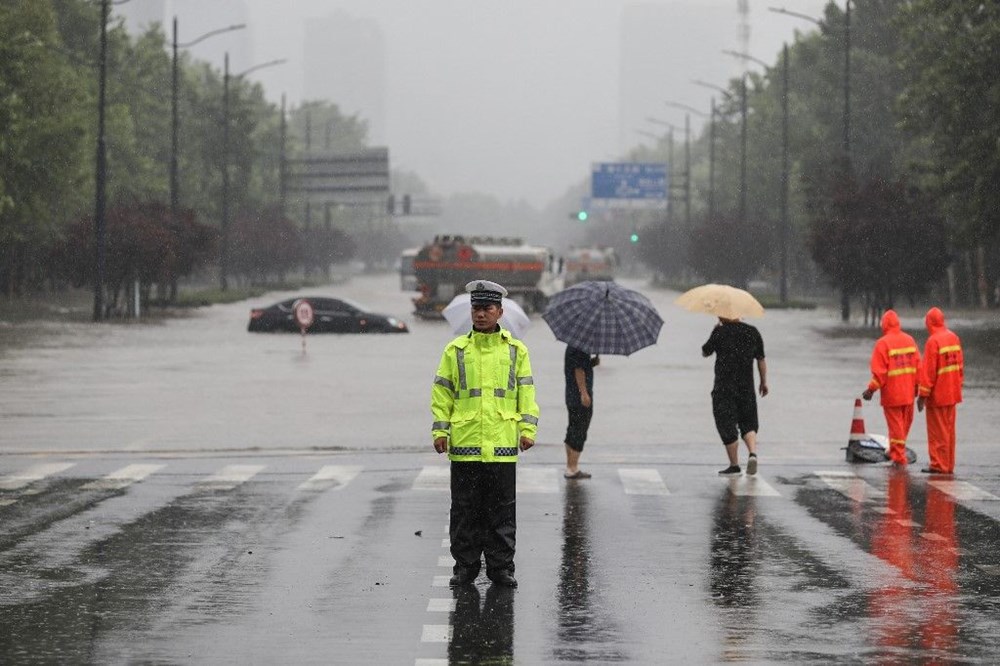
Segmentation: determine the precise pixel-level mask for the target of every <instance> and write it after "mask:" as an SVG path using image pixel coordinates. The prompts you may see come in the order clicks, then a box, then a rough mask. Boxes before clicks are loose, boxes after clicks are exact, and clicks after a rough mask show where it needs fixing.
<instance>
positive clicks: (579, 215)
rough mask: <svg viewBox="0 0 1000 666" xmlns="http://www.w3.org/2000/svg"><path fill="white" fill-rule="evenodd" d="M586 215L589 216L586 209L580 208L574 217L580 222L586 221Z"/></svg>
mask: <svg viewBox="0 0 1000 666" xmlns="http://www.w3.org/2000/svg"><path fill="white" fill-rule="evenodd" d="M588 217H590V216H589V215H588V214H587V211H585V210H581V211H580V212H579V213H577V214H576V219H578V220H580V221H581V222H586V221H587V218H588Z"/></svg>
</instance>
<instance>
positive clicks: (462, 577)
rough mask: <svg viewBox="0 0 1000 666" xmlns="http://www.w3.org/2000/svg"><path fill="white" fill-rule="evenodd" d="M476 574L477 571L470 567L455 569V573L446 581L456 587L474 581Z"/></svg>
mask: <svg viewBox="0 0 1000 666" xmlns="http://www.w3.org/2000/svg"><path fill="white" fill-rule="evenodd" d="M478 576H479V572H478V571H472V570H471V569H456V570H455V575H454V576H452V577H451V579H450V580H449V581H448V586H449V587H458V586H460V585H468V584H469V583H472V582H474V581H475V580H476V578H477V577H478Z"/></svg>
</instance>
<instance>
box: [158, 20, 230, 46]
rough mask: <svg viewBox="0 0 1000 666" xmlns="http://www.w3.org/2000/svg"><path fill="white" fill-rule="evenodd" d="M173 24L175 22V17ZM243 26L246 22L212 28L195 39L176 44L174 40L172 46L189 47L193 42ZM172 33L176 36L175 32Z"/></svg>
mask: <svg viewBox="0 0 1000 666" xmlns="http://www.w3.org/2000/svg"><path fill="white" fill-rule="evenodd" d="M175 24H176V19H175ZM245 27H247V25H246V23H237V24H236V25H231V26H228V27H226V28H219V29H218V30H212V31H211V32H206V33H205V34H204V35H202V36H201V37H198V38H197V39H192V40H191V41H190V42H184V43H183V44H177V43H176V41H175V43H174V46H175V47H179V48H182V49H186V48H189V47H191V46H194V45H195V44H197V43H199V42H203V41H205V40H206V39H208V38H209V37H214V36H216V35H221V34H222V33H224V32H233V31H234V30H242V29H243V28H245ZM174 34H175V36H176V32H175V33H174ZM175 39H176V37H175Z"/></svg>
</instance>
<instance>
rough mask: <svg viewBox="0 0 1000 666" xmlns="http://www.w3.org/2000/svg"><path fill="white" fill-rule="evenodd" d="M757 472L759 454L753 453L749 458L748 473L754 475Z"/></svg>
mask: <svg viewBox="0 0 1000 666" xmlns="http://www.w3.org/2000/svg"><path fill="white" fill-rule="evenodd" d="M756 473H757V454H756V453H751V454H750V457H749V458H747V474H749V475H750V476H753V475H754V474H756Z"/></svg>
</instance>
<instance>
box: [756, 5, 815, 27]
mask: <svg viewBox="0 0 1000 666" xmlns="http://www.w3.org/2000/svg"><path fill="white" fill-rule="evenodd" d="M767 11H769V12H774V13H775V14H787V15H788V16H794V17H795V18H800V19H805V20H806V21H810V22H812V23H815V24H816V25H818V26H819V27H821V28H822V27H823V22H822V21H820V20H819V19H818V18H814V17H812V16H809V15H808V14H800V13H799V12H793V11H791V10H788V9H785V8H784V7H768V8H767Z"/></svg>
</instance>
